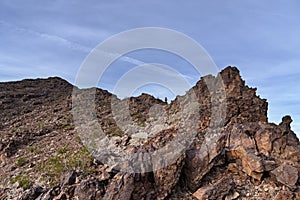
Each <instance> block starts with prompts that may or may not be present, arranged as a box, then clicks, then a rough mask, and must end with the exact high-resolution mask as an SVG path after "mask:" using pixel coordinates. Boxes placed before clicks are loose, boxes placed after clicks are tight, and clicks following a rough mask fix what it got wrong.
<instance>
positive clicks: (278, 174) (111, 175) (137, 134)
mask: <svg viewBox="0 0 300 200" xmlns="http://www.w3.org/2000/svg"><path fill="white" fill-rule="evenodd" d="M0 87H1V91H0V109H1V111H2V112H1V113H0V160H1V163H0V177H1V179H0V199H39V200H48V199H49V200H52V199H77V200H81V199H82V200H98V199H100V200H101V199H103V200H119V199H120V200H126V199H128V200H129V199H132V200H140V199H147V200H148V199H149V200H151V199H160V200H163V199H192V200H195V199H199V200H202V199H226V200H229V199H250V200H252V199H253V200H254V199H255V200H256V199H299V197H300V195H299V194H300V189H299V188H300V180H299V173H300V143H299V139H298V138H297V137H296V134H295V133H294V132H293V131H292V130H291V123H292V118H291V117H290V116H285V117H283V118H282V122H281V123H280V124H279V125H276V124H273V123H268V118H267V107H268V104H267V101H266V100H265V99H261V98H259V96H257V95H256V89H255V88H250V87H248V86H247V85H245V81H244V80H243V79H242V78H241V76H240V74H239V71H238V69H237V68H236V67H227V68H226V69H224V70H223V71H221V72H220V73H219V74H218V75H217V76H216V77H214V76H212V75H209V76H206V77H203V78H202V79H201V80H200V81H199V82H198V83H197V84H196V85H195V86H194V87H193V88H191V89H190V90H189V91H188V92H187V93H186V95H184V96H178V97H177V98H176V99H175V100H174V101H172V103H171V104H166V103H164V102H163V101H161V100H159V99H156V98H154V97H152V96H150V95H147V94H142V95H141V96H139V97H131V98H127V99H124V100H120V99H117V97H116V96H115V95H112V94H110V93H109V92H108V91H105V90H101V89H95V90H93V89H78V88H74V87H73V86H72V85H71V84H69V83H67V82H66V81H64V80H62V79H60V78H49V79H38V80H24V81H19V82H11V83H0ZM73 91H76V92H75V95H73V96H72V92H73ZM91 91H95V93H94V96H92V95H93V94H92V93H91ZM193 94H195V96H193ZM91 96H92V98H94V99H95V104H96V105H95V112H94V113H87V112H85V108H86V107H88V106H89V104H88V101H87V99H89V98H90V97H91ZM72 98H73V99H76V100H78V102H83V103H86V104H83V105H86V107H80V104H76V103H74V101H73V104H72ZM191 98H195V99H196V102H192V103H191V102H190V101H189V100H190V99H191ZM124 102H128V108H127V107H124V106H123V105H124V104H122V103H124ZM112 105H113V106H116V107H117V109H115V110H113V109H112ZM126 111H129V112H128V115H124V113H125V112H126ZM74 112H78V113H79V114H82V115H79V116H84V114H86V115H91V116H96V120H95V121H92V122H90V121H88V122H87V123H86V126H88V125H89V124H92V125H93V123H94V124H95V123H98V124H99V127H100V128H101V129H102V130H103V132H104V134H106V136H107V137H106V139H107V140H108V141H110V142H111V143H110V144H107V145H106V146H105V148H101V149H100V150H98V151H94V150H93V151H92V152H89V151H88V148H86V147H85V146H84V145H83V144H84V141H85V139H87V138H85V136H89V135H88V132H80V131H81V130H82V129H79V128H78V127H76V126H75V123H74V121H73V119H74V118H73V117H72V114H74ZM78 113H77V114H78ZM77 117H78V116H77ZM80 119H81V118H80V117H79V120H80ZM120 119H121V120H123V121H121V122H119V121H118V120H120ZM82 121H83V122H85V121H84V119H82ZM120 124H121V125H120ZM141 130H142V131H141ZM96 133H97V132H95V134H94V135H93V139H94V140H95V141H96V142H98V140H100V142H101V139H99V138H97V134H96ZM79 136H80V137H79ZM94 137H95V138H94ZM88 139H90V138H88ZM174 141H175V142H176V143H172V142H174ZM115 148H118V151H123V152H126V153H132V154H133V153H135V155H136V156H135V157H134V158H131V159H128V160H125V161H124V162H121V163H116V164H112V165H108V163H113V159H112V158H110V157H109V155H111V154H116V155H117V153H118V152H116V151H115ZM161 149H163V150H164V151H163V152H164V153H163V155H160V154H158V153H157V152H159V150H161ZM147 154H151V155H150V156H148V157H147V156H146V155H147ZM92 155H94V156H99V155H100V157H101V156H102V157H103V158H104V159H103V160H97V159H95V158H94V157H93V156H92ZM124 157H126V156H124ZM116 158H117V156H116ZM140 161H142V162H140ZM125 166H126V168H125ZM122 167H123V168H122ZM134 169H139V170H138V171H134ZM133 172H134V173H133Z"/></svg>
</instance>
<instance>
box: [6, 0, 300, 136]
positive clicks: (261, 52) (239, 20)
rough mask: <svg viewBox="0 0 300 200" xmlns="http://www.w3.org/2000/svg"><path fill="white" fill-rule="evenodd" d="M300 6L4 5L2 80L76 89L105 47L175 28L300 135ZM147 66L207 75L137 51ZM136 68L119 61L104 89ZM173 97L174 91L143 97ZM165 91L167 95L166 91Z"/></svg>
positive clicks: (135, 1)
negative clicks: (124, 37) (233, 71)
mask: <svg viewBox="0 0 300 200" xmlns="http://www.w3.org/2000/svg"><path fill="white" fill-rule="evenodd" d="M299 10H300V1H298V0H288V1H287V0H276V1H274V0H265V1H261V0H249V1H248V0H243V1H241V0H228V1H223V0H219V1H201V0H191V1H182V0H177V1H171V0H164V1H158V0H151V1H150V0H147V1H145V0H131V1H129V0H127V1H125V0H111V1H99V0H97V1H96V0H94V1H93V0H91V1H76V0H70V1H64V0H51V1H50V0H43V1H38V0H35V1H34V0H14V1H11V0H1V1H0V81H10V80H20V79H24V78H36V77H49V76H60V77H62V78H64V79H66V80H68V81H69V82H71V83H74V81H75V78H76V73H77V71H78V70H79V67H80V65H81V63H82V62H83V60H84V59H85V57H86V56H87V55H88V54H89V52H90V51H91V50H92V49H93V48H94V47H96V46H97V45H98V44H99V43H101V42H102V41H104V40H105V39H107V38H108V37H110V36H112V35H113V34H117V33H119V32H121V31H126V30H128V29H132V28H139V27H148V26H154V27H164V28H170V29H174V30H177V31H180V32H183V33H184V34H186V35H188V36H190V37H192V38H194V39H195V40H196V41H197V42H199V43H200V44H201V45H202V46H203V47H204V48H205V49H206V50H207V52H208V53H209V54H210V56H211V57H212V59H213V60H214V62H215V63H216V65H217V66H218V67H219V68H220V69H223V68H224V67H226V66H228V65H234V66H237V67H238V68H239V69H240V71H241V74H242V77H243V78H244V79H245V80H246V83H247V84H248V85H250V86H252V87H258V94H259V95H260V96H261V97H262V98H267V99H268V102H269V119H270V121H272V122H276V123H278V122H280V121H281V117H282V116H283V115H286V114H290V115H291V116H292V118H293V119H294V122H293V129H294V130H295V131H296V132H298V133H300V113H299V111H300V100H299V96H300V95H299V93H300V89H299V88H300V87H299V85H300V66H299V65H300V39H299V35H300V12H299ZM128 57H132V58H134V59H137V60H141V61H143V62H145V63H147V62H155V63H163V64H167V65H169V66H173V67H174V69H176V70H178V71H180V72H181V73H182V74H184V75H185V76H186V77H188V78H189V82H190V83H191V85H192V84H194V83H195V82H196V81H197V80H198V79H199V75H198V74H194V73H193V70H192V69H191V66H189V65H188V64H187V63H186V62H185V61H183V60H180V59H178V58H176V57H175V56H174V55H171V54H166V53H165V52H159V51H147V50H145V51H141V52H133V53H131V54H130V55H128ZM133 67H134V63H132V62H127V61H124V59H123V60H122V59H119V60H117V61H116V62H115V63H114V64H113V65H112V67H111V68H110V69H109V70H108V71H107V75H106V76H105V77H104V78H103V80H102V82H100V86H101V87H103V88H106V89H110V90H112V88H113V85H114V83H115V81H117V79H118V78H119V77H120V75H121V74H122V73H123V72H125V71H126V70H129V69H131V68H133ZM143 91H144V92H150V93H152V94H153V95H154V96H157V97H160V98H163V96H164V95H168V96H170V97H172V94H171V92H170V91H168V89H167V88H165V89H163V88H161V87H160V86H157V85H156V86H152V87H144V88H140V89H138V91H137V92H143ZM158 91H159V92H158Z"/></svg>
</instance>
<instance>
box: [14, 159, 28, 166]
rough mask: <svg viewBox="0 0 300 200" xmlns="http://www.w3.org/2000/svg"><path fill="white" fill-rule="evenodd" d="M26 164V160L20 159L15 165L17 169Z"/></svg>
mask: <svg viewBox="0 0 300 200" xmlns="http://www.w3.org/2000/svg"><path fill="white" fill-rule="evenodd" d="M26 162H27V160H26V159H25V158H23V157H21V158H19V159H18V160H17V163H16V164H17V166H18V167H22V166H23V165H24V164H25V163H26Z"/></svg>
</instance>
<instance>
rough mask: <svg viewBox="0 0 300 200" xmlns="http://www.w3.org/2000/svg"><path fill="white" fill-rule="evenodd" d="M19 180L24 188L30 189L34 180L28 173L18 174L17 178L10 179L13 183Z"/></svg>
mask: <svg viewBox="0 0 300 200" xmlns="http://www.w3.org/2000/svg"><path fill="white" fill-rule="evenodd" d="M16 182H18V183H19V186H20V187H21V188H23V189H25V190H26V189H29V188H30V187H32V185H33V182H32V181H31V180H30V177H29V176H28V175H27V174H20V175H17V176H16V177H15V178H13V179H11V180H10V183H11V184H14V183H16Z"/></svg>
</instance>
